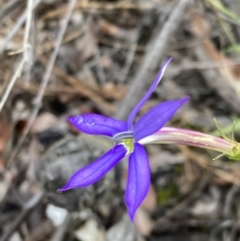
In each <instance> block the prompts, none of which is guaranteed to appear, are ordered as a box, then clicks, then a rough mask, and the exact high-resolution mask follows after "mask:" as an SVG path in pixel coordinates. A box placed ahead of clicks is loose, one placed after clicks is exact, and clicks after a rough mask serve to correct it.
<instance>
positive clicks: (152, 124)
mask: <svg viewBox="0 0 240 241" xmlns="http://www.w3.org/2000/svg"><path fill="white" fill-rule="evenodd" d="M188 99H189V97H185V98H183V99H180V100H171V101H166V102H163V103H161V104H159V105H156V106H155V107H153V108H152V109H151V110H150V111H148V112H147V113H146V114H145V115H143V116H142V117H141V118H140V119H139V120H138V121H137V123H136V124H135V126H134V130H133V134H134V138H135V141H139V140H141V139H143V138H144V137H147V136H149V135H152V134H153V133H155V132H157V131H159V130H160V129H161V128H162V127H163V126H164V125H165V124H166V122H167V121H168V120H169V119H171V118H172V116H173V115H174V114H175V112H176V111H177V110H178V108H180V107H181V106H182V105H183V104H185V103H186V102H187V101H188Z"/></svg>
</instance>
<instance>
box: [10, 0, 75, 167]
mask: <svg viewBox="0 0 240 241" xmlns="http://www.w3.org/2000/svg"><path fill="white" fill-rule="evenodd" d="M76 1H77V0H71V1H70V2H69V4H68V9H67V11H66V15H65V18H64V21H63V23H62V27H61V29H60V31H59V34H58V38H57V42H56V45H55V48H54V51H53V53H52V55H51V57H50V59H49V62H48V65H47V69H46V71H45V73H44V76H43V79H42V82H41V85H40V88H39V91H38V94H37V96H36V98H35V99H34V101H33V105H34V108H33V110H32V112H31V115H30V117H29V120H28V123H27V126H26V128H25V129H24V132H23V134H22V136H21V138H20V140H19V142H18V144H17V146H16V148H15V149H14V151H13V154H12V155H11V157H10V159H9V162H8V165H9V166H11V164H12V163H13V160H14V158H15V156H16V155H17V153H18V151H19V149H20V147H21V146H22V144H23V142H24V140H25V138H26V136H27V134H28V133H29V130H30V128H31V126H32V124H33V122H34V120H35V118H36V116H37V114H38V112H39V110H40V108H41V106H42V98H43V95H44V91H45V89H46V87H47V85H48V82H49V79H50V75H51V72H52V69H53V66H54V63H55V61H56V58H57V56H58V52H59V48H60V46H61V43H62V40H63V36H64V34H65V32H66V29H67V26H68V23H69V20H70V17H71V14H72V11H73V9H74V6H75V4H76Z"/></svg>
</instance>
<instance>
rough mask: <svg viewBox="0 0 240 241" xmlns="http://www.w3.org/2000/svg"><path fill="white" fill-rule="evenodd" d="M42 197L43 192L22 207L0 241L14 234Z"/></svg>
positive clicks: (4, 240)
mask: <svg viewBox="0 0 240 241" xmlns="http://www.w3.org/2000/svg"><path fill="white" fill-rule="evenodd" d="M43 197H44V193H43V192H39V193H37V194H35V195H34V196H33V197H32V198H31V199H30V200H29V201H28V202H27V203H26V204H25V205H24V206H23V209H22V211H21V213H20V214H19V215H18V216H17V218H16V219H15V220H14V222H13V223H12V225H11V226H10V228H9V229H8V230H7V231H6V233H4V234H3V236H2V238H1V239H0V241H6V240H8V239H9V238H10V236H11V235H12V234H13V233H14V231H15V230H16V229H17V228H18V227H19V225H20V224H21V223H22V221H23V220H24V219H26V217H27V216H28V215H29V214H30V213H31V211H33V209H34V208H35V207H36V206H37V205H38V204H39V203H40V202H41V200H42V199H43Z"/></svg>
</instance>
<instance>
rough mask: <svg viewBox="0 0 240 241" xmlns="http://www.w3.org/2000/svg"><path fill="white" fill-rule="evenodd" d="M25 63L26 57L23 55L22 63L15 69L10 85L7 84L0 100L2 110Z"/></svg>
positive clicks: (0, 109)
mask: <svg viewBox="0 0 240 241" xmlns="http://www.w3.org/2000/svg"><path fill="white" fill-rule="evenodd" d="M24 63H25V59H24V57H22V59H21V61H20V63H19V64H18V67H17V70H16V71H15V73H14V75H13V76H12V78H11V80H10V82H9V84H8V86H7V89H6V90H5V92H4V94H3V97H2V99H1V102H0V112H1V111H2V108H3V106H4V104H5V102H6V100H7V98H8V96H9V94H10V92H11V90H12V87H13V85H14V84H15V82H16V80H17V78H18V77H19V76H20V74H21V72H22V68H23V65H24Z"/></svg>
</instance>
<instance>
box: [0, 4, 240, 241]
mask: <svg viewBox="0 0 240 241" xmlns="http://www.w3.org/2000/svg"><path fill="white" fill-rule="evenodd" d="M0 25H1V28H0V63H1V65H0V93H1V94H0V97H1V98H0V241H6V240H10V241H22V240H24V241H33V240H34V241H45V240H46V241H48V240H49V241H78V240H79V241H206V240H209V241H239V240H240V220H239V217H240V202H239V200H240V190H239V186H240V180H239V177H240V164H239V163H237V162H234V161H230V160H228V159H227V158H225V157H222V158H220V159H217V160H213V158H215V157H216V156H217V155H218V153H216V152H213V151H208V150H203V149H199V148H189V147H186V146H177V145H148V146H147V147H146V149H147V152H148V154H149V159H150V165H151V172H152V180H151V188H150V191H149V193H148V195H147V198H146V199H145V201H144V202H143V204H142V205H141V207H140V208H139V210H138V212H137V214H136V217H135V223H134V224H133V223H131V222H130V220H129V217H128V215H127V212H126V207H125V204H124V190H125V184H126V176H127V169H128V167H127V162H126V160H125V161H123V162H122V163H121V164H120V165H118V166H117V167H116V168H114V169H113V170H112V171H111V172H109V173H108V174H107V175H106V176H105V177H104V178H103V179H101V180H100V181H99V182H97V183H96V184H95V185H92V186H90V187H88V188H83V189H77V190H71V191H68V192H65V193H61V194H60V193H57V191H56V190H57V189H58V188H60V187H62V186H63V185H64V184H65V183H66V181H67V180H68V178H69V177H70V176H71V174H73V173H74V172H75V171H76V170H78V169H79V168H81V167H83V166H85V165H87V164H88V163H90V162H92V161H94V160H95V159H97V158H98V157H99V156H100V155H101V154H102V153H104V152H105V151H106V150H108V149H109V148H111V146H112V143H111V140H108V139H105V138H103V137H95V136H87V135H84V134H83V133H79V132H78V131H77V130H76V129H75V128H74V127H73V126H71V125H70V124H69V123H68V122H67V121H66V117H67V116H69V115H77V114H82V113H98V114H102V115H106V116H112V117H116V118H118V119H126V118H127V116H128V114H129V113H130V111H131V110H132V108H133V107H134V106H135V105H136V103H138V101H139V100H140V98H141V97H142V96H143V94H144V93H145V92H146V91H147V89H148V87H149V85H150V84H151V83H152V81H153V80H154V77H155V76H156V74H157V72H158V70H159V68H160V66H161V64H162V63H163V61H165V60H166V59H167V58H168V57H170V56H172V57H173V61H172V62H171V64H170V65H169V66H168V68H167V71H166V74H165V76H164V78H163V80H162V82H161V83H160V84H159V86H158V87H157V88H156V90H155V92H154V93H153V95H152V96H151V98H150V99H149V101H148V102H147V103H146V104H145V105H144V107H143V108H142V109H141V111H140V113H139V115H138V117H139V116H140V115H142V114H144V113H146V112H147V111H148V110H149V109H150V108H151V107H152V106H154V105H156V104H157V103H159V102H161V101H165V100H173V99H178V98H182V97H184V96H186V95H188V96H190V97H191V99H190V101H189V102H188V103H187V104H186V105H185V106H184V107H183V108H181V109H180V110H179V111H178V112H177V114H176V115H175V116H174V118H173V119H172V120H171V121H170V123H168V124H167V126H174V127H181V128H187V129H192V130H197V131H201V132H204V133H212V134H214V135H217V134H218V133H217V132H216V127H215V125H214V122H213V117H216V118H217V121H218V123H219V125H220V127H222V129H223V132H224V133H225V134H226V135H227V136H229V138H232V137H231V134H232V125H233V120H235V121H236V130H235V137H236V139H239V137H240V136H239V134H238V133H239V130H240V119H239V116H240V66H239V64H240V61H239V59H240V2H239V1H238V0H198V1H197V0H195V1H194V0H148V1H144V0H132V1H130V0H119V1H117V0H112V1H110V0H109V1H102V0H98V1H93V0H89V1H86V0H68V1H66V0H8V1H6V0H5V1H3V0H1V1H0ZM143 181H144V180H143Z"/></svg>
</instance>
